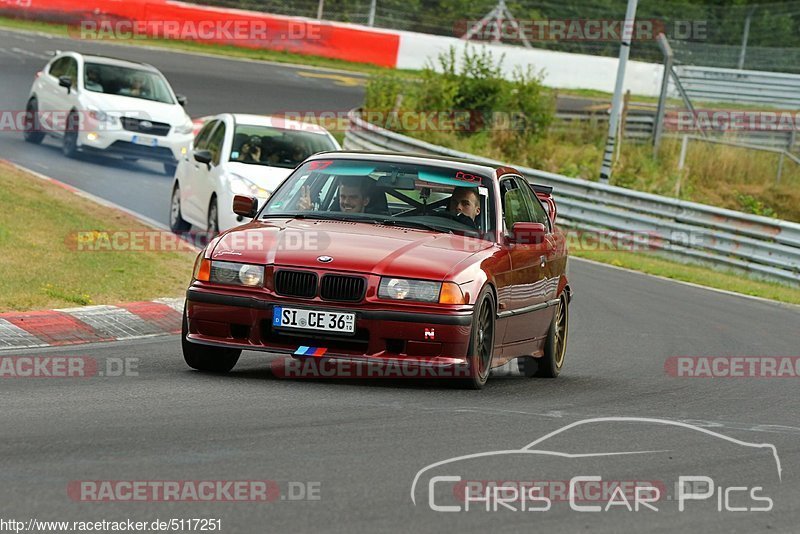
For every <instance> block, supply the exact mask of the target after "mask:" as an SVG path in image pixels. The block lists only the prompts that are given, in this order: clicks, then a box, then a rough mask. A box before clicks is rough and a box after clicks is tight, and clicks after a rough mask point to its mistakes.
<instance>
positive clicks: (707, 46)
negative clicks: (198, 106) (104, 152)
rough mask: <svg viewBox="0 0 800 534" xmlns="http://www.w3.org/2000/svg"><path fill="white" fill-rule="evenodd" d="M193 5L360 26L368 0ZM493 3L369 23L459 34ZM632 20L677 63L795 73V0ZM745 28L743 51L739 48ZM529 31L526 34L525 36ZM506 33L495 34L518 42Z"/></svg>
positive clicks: (471, 1) (599, 3) (536, 15)
mask: <svg viewBox="0 0 800 534" xmlns="http://www.w3.org/2000/svg"><path fill="white" fill-rule="evenodd" d="M196 1H197V3H200V4H208V5H216V6H225V7H233V8H239V9H249V10H255V11H263V12H269V13H275V14H280V15H288V16H298V17H307V18H312V19H315V18H317V14H318V12H319V10H320V7H321V8H322V19H324V20H330V21H338V22H350V23H355V24H367V23H368V21H369V14H370V4H371V2H370V0H322V2H320V0H292V1H291V2H287V1H285V0H196ZM626 3H627V2H626V0H571V1H570V2H558V1H555V0H508V1H507V2H506V5H507V7H508V9H509V11H510V12H511V14H513V16H514V17H515V18H516V19H518V20H519V21H520V22H521V23H522V26H523V27H525V25H526V23H527V24H528V26H529V27H530V25H531V24H536V23H541V22H542V21H561V22H566V23H567V24H570V23H572V22H576V21H620V20H622V19H624V15H625V6H626ZM496 5H497V0H448V1H432V0H377V1H376V6H375V8H376V9H375V17H374V25H375V26H377V27H380V28H388V29H395V30H408V31H416V32H421V33H429V34H436V35H447V36H455V37H461V36H462V35H464V33H466V32H467V30H468V29H469V28H470V27H471V26H472V25H473V24H475V23H476V22H478V21H479V20H481V18H482V17H484V16H485V15H486V14H487V13H489V12H490V11H491V10H492V9H493V8H494V7H495V6H496ZM637 20H640V21H654V22H655V23H656V26H657V27H659V28H663V29H664V30H665V33H666V34H667V37H668V38H670V42H671V43H673V47H674V49H675V59H676V62H677V63H679V64H687V65H707V66H717V67H731V68H745V69H753V70H774V71H782V72H800V0H790V1H785V2H773V3H758V4H750V5H741V4H739V3H737V2H736V0H728V1H724V0H723V1H713V2H712V1H711V0H706V1H700V2H698V1H694V0H660V1H658V2H640V3H639V7H638V10H637ZM495 31H496V28H493V27H491V25H487V26H485V27H483V29H482V31H480V32H478V35H477V36H476V37H477V39H478V40H488V39H491V38H492V36H493V35H494V32H495ZM745 34H746V37H747V39H746V44H745V46H744V50H745V53H744V54H742V48H743V38H744V37H745ZM529 36H530V35H529ZM515 37H516V36H512V37H511V38H510V39H509V38H507V39H503V41H504V42H506V43H508V44H512V45H522V44H523V43H522V42H521V40H520V39H518V38H515ZM530 43H531V45H532V46H534V47H537V48H545V49H551V50H559V51H564V52H576V53H584V54H591V55H605V56H616V55H618V53H619V42H618V40H616V39H607V40H590V39H585V38H581V37H580V36H578V37H577V38H574V36H573V38H564V39H552V38H545V39H536V38H535V35H534V38H533V39H530ZM631 58H632V59H638V60H643V61H654V62H660V61H661V60H662V56H661V53H660V51H659V49H658V47H657V46H656V43H655V41H654V40H653V39H640V40H637V41H635V42H634V45H633V47H632V49H631Z"/></svg>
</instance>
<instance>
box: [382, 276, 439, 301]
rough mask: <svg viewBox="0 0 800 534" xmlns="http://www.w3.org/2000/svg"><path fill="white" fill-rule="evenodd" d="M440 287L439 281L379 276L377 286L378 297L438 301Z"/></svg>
mask: <svg viewBox="0 0 800 534" xmlns="http://www.w3.org/2000/svg"><path fill="white" fill-rule="evenodd" d="M441 289H442V284H441V282H430V281H428V280H411V279H409V278H381V283H380V286H378V298H382V299H391V300H416V301H421V302H439V291H441Z"/></svg>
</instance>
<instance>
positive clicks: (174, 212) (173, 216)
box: [169, 183, 192, 234]
mask: <svg viewBox="0 0 800 534" xmlns="http://www.w3.org/2000/svg"><path fill="white" fill-rule="evenodd" d="M191 228H192V225H191V224H189V223H188V222H186V221H185V220H184V219H183V216H182V214H181V188H180V186H179V185H178V184H177V183H176V184H175V187H173V188H172V200H170V205H169V229H170V230H172V231H173V232H175V233H176V234H182V233H184V232H188V231H189V230H191Z"/></svg>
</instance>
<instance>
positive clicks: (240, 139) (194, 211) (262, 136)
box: [169, 113, 341, 235]
mask: <svg viewBox="0 0 800 534" xmlns="http://www.w3.org/2000/svg"><path fill="white" fill-rule="evenodd" d="M328 150H341V147H340V146H339V143H338V142H337V141H336V139H335V138H334V137H333V136H332V135H331V134H330V133H329V132H328V131H327V130H325V129H324V128H322V127H320V126H316V125H313V124H308V123H303V122H298V121H292V120H287V119H283V118H280V117H269V116H262V115H244V114H232V113H223V114H221V115H216V116H213V117H208V118H206V120H205V123H204V124H203V126H202V128H200V131H199V132H198V133H197V136H196V137H195V139H194V142H193V144H192V146H191V148H190V149H189V150H188V151H187V152H186V154H185V155H184V156H183V157H182V158H181V159H180V161H179V162H178V169H177V170H176V171H175V180H174V182H173V185H172V200H171V203H170V218H169V220H170V228H171V229H172V231H173V232H186V231H188V230H189V229H190V228H191V226H192V225H194V226H196V227H198V228H201V229H203V230H206V231H207V232H208V233H210V234H212V235H214V234H216V233H217V232H219V231H222V230H227V229H228V228H233V227H234V226H239V225H240V224H242V223H243V222H244V218H243V217H242V216H241V215H236V214H235V213H233V207H232V206H233V197H234V195H247V196H250V197H257V198H258V199H259V203H263V202H264V200H266V199H267V198H269V196H270V195H271V194H272V192H273V191H274V190H275V188H276V187H278V185H279V184H280V183H281V182H282V181H283V180H284V178H286V177H287V176H289V174H290V173H291V172H292V170H293V169H294V168H295V167H297V165H298V164H299V163H301V162H302V161H303V160H305V159H306V158H307V157H309V156H311V155H312V154H316V153H317V152H324V151H328Z"/></svg>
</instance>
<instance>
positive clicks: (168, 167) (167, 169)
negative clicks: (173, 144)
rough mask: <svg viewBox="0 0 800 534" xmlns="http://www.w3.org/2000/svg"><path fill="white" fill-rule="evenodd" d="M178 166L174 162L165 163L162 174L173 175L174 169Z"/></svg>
mask: <svg viewBox="0 0 800 534" xmlns="http://www.w3.org/2000/svg"><path fill="white" fill-rule="evenodd" d="M177 168H178V166H177V165H175V164H174V163H165V164H164V174H166V175H167V176H169V177H170V178H171V177H173V176H175V170H176V169H177Z"/></svg>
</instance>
